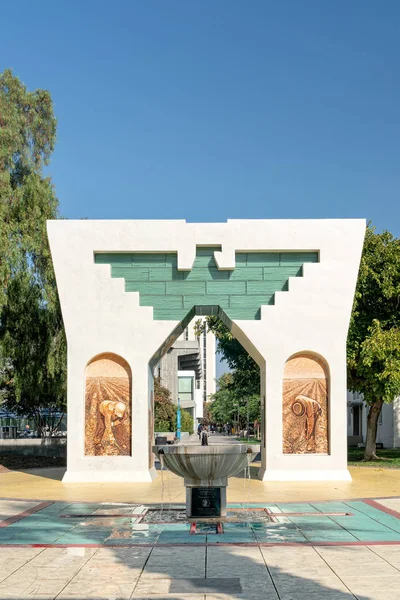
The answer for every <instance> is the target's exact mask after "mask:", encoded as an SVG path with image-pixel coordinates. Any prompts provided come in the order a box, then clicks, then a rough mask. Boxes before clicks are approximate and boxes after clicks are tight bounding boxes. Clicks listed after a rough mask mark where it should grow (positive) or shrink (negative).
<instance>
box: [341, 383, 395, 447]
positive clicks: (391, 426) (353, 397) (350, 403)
mask: <svg viewBox="0 0 400 600" xmlns="http://www.w3.org/2000/svg"><path fill="white" fill-rule="evenodd" d="M357 407H361V431H360V435H361V436H362V441H363V443H365V439H366V433H367V415H368V406H367V405H366V403H365V402H364V401H363V397H362V394H354V393H353V392H347V435H348V437H352V436H354V410H355V409H356V408H357ZM376 441H377V443H378V444H383V446H384V447H385V448H396V447H400V398H397V399H395V400H394V402H393V403H392V404H384V405H383V407H382V411H381V415H380V418H379V421H378V431H377V435H376Z"/></svg>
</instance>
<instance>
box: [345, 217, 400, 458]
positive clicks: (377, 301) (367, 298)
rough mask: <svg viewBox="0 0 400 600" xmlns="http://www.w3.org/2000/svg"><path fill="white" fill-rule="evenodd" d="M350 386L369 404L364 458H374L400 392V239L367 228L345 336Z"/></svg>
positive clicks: (387, 233)
mask: <svg viewBox="0 0 400 600" xmlns="http://www.w3.org/2000/svg"><path fill="white" fill-rule="evenodd" d="M347 371H348V385H349V389H351V390H352V391H356V392H360V393H362V394H363V396H364V400H365V402H366V403H367V404H368V406H369V412H368V417H367V438H366V445H365V454H364V460H371V459H377V458H378V457H377V456H376V433H377V428H378V420H379V415H380V413H381V410H382V406H383V404H384V403H385V402H387V403H390V402H393V400H394V398H395V397H396V396H397V395H399V394H400V240H398V239H396V238H394V237H393V235H392V234H391V233H389V232H388V231H384V232H383V233H380V234H377V233H376V232H375V228H374V227H371V226H370V225H369V226H368V228H367V230H366V235H365V241H364V248H363V254H362V259H361V265H360V272H359V276H358V282H357V289H356V294H355V299H354V305H353V312H352V317H351V323H350V329H349V335H348V340H347Z"/></svg>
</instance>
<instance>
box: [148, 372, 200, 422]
mask: <svg viewBox="0 0 400 600" xmlns="http://www.w3.org/2000/svg"><path fill="white" fill-rule="evenodd" d="M176 410H177V407H176V405H175V404H174V403H173V402H172V400H171V392H170V391H169V389H167V388H166V387H164V386H163V385H162V384H161V378H160V377H155V378H154V431H161V432H162V431H176ZM181 431H184V432H186V431H187V432H189V433H192V432H193V418H192V417H191V415H190V414H189V413H188V411H187V410H185V409H182V410H181Z"/></svg>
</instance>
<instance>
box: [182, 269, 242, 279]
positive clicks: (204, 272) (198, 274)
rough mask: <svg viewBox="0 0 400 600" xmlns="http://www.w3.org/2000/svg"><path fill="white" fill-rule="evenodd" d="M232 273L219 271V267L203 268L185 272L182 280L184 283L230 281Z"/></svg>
mask: <svg viewBox="0 0 400 600" xmlns="http://www.w3.org/2000/svg"><path fill="white" fill-rule="evenodd" d="M230 273H231V271H219V270H218V269H217V267H209V268H206V267H204V268H203V267H202V268H196V269H192V270H191V271H183V272H182V279H183V280H184V281H228V280H229V279H230Z"/></svg>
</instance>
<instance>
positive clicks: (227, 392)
mask: <svg viewBox="0 0 400 600" xmlns="http://www.w3.org/2000/svg"><path fill="white" fill-rule="evenodd" d="M217 387H218V389H217V391H216V392H215V394H213V396H212V401H211V403H209V405H208V411H209V413H210V418H211V420H212V421H215V422H216V423H234V422H237V421H238V417H239V428H243V427H244V426H245V424H246V422H247V417H248V418H249V422H250V423H253V422H254V421H257V420H259V419H260V418H261V405H260V397H259V395H258V394H253V395H247V396H246V395H238V394H237V389H236V387H235V385H234V374H233V373H224V374H223V375H221V377H220V378H219V379H218V381H217Z"/></svg>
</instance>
